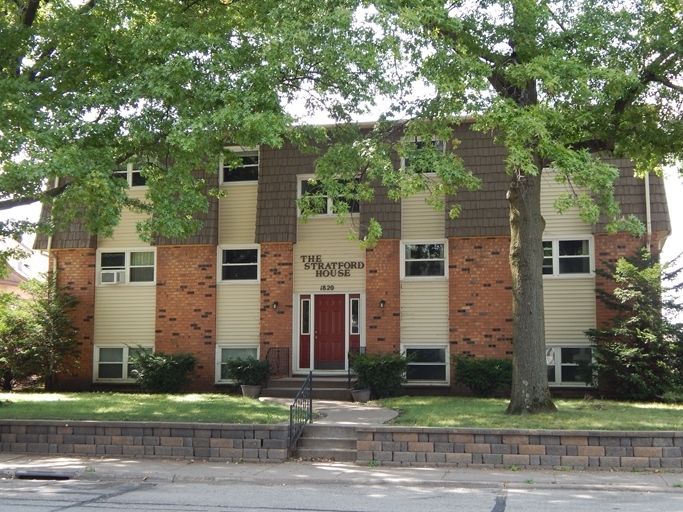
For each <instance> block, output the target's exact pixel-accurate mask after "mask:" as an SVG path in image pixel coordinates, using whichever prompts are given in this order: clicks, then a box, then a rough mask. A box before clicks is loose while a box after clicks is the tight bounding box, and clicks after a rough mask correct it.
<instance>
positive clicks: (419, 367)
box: [404, 345, 449, 384]
mask: <svg viewBox="0 0 683 512" xmlns="http://www.w3.org/2000/svg"><path fill="white" fill-rule="evenodd" d="M404 350H405V355H406V356H407V357H408V358H410V362H409V363H408V369H407V370H406V380H407V382H408V383H409V384H410V383H413V384H415V383H418V384H419V383H425V384H447V383H448V381H449V379H448V377H449V369H448V368H449V366H448V346H447V345H432V346H406V347H404Z"/></svg>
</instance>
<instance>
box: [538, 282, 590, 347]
mask: <svg viewBox="0 0 683 512" xmlns="http://www.w3.org/2000/svg"><path fill="white" fill-rule="evenodd" d="M543 300H544V304H545V342H546V344H548V345H562V346H566V345H572V344H574V345H585V344H586V343H588V340H587V339H586V337H585V335H584V334H583V332H584V331H585V330H586V329H589V328H594V327H595V279H592V278H580V279H571V278H557V279H553V278H546V279H544V280H543Z"/></svg>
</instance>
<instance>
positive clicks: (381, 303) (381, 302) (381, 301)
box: [379, 299, 386, 308]
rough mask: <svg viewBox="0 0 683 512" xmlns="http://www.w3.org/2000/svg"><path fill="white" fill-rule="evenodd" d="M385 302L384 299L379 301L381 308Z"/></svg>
mask: <svg viewBox="0 0 683 512" xmlns="http://www.w3.org/2000/svg"><path fill="white" fill-rule="evenodd" d="M385 304H386V302H384V299H382V300H380V301H379V307H380V308H383V307H384V305H385Z"/></svg>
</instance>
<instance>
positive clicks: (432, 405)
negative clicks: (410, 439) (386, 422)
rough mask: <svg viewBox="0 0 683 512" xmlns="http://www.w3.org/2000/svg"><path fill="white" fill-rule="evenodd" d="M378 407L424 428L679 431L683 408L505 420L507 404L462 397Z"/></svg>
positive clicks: (618, 405) (589, 407)
mask: <svg viewBox="0 0 683 512" xmlns="http://www.w3.org/2000/svg"><path fill="white" fill-rule="evenodd" d="M376 403H379V404H381V405H382V406H384V407H388V408H391V409H397V410H399V411H400V413H401V414H400V415H399V417H398V418H396V419H394V420H393V421H392V422H391V423H392V424H394V425H404V426H424V427H427V426H428V427H473V428H527V429H554V430H683V405H673V404H661V403H630V402H612V401H609V400H555V405H556V406H557V410H558V412H557V413H555V414H536V415H533V416H508V415H506V414H505V408H506V407H507V404H508V400H505V399H496V398H486V399H484V398H464V397H441V396H439V397H400V398H390V399H383V400H379V401H377V402H376Z"/></svg>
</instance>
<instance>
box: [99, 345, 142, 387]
mask: <svg viewBox="0 0 683 512" xmlns="http://www.w3.org/2000/svg"><path fill="white" fill-rule="evenodd" d="M153 350H154V348H153V347H152V346H151V345H150V346H145V345H135V346H130V345H103V346H95V380H96V381H102V380H107V381H132V380H134V378H135V377H134V376H133V369H134V366H133V359H134V358H135V356H136V355H138V354H139V353H140V352H153Z"/></svg>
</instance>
